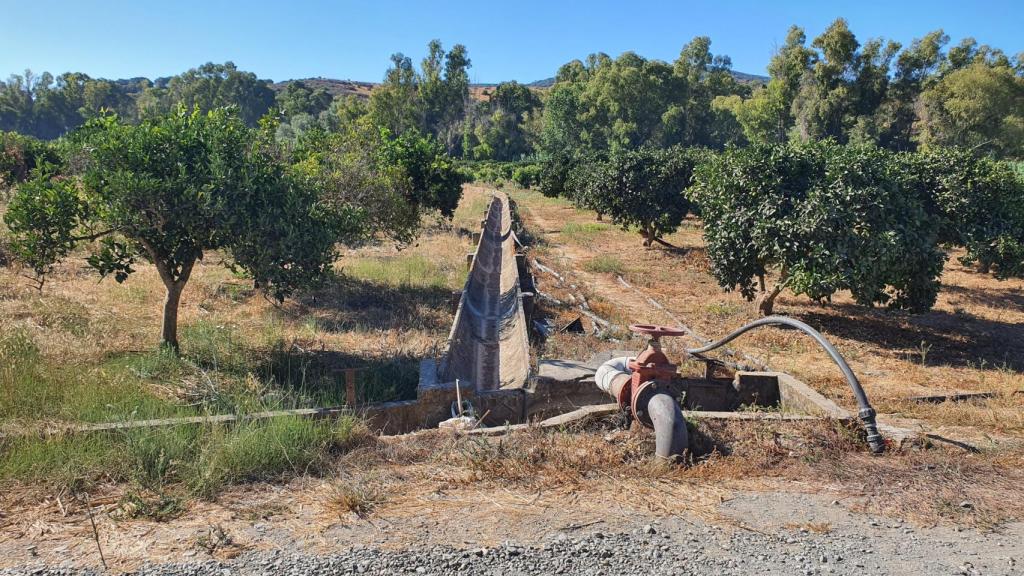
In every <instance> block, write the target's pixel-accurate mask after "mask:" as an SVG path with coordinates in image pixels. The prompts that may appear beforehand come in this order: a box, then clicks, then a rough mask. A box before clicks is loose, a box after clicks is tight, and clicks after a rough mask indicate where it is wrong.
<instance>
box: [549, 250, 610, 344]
mask: <svg viewBox="0 0 1024 576" xmlns="http://www.w3.org/2000/svg"><path fill="white" fill-rule="evenodd" d="M533 265H534V267H535V268H537V269H538V270H540V271H541V272H544V273H546V274H549V275H551V276H553V277H554V278H555V280H558V284H559V285H565V284H566V283H567V282H566V280H565V278H563V277H562V276H561V275H560V274H559V273H558V272H555V271H554V270H552V269H551V268H548V267H547V266H545V265H543V264H541V263H540V262H539V261H538V260H537V259H536V258H534V259H533ZM538 293H540V292H539V291H538ZM540 295H541V297H542V298H544V299H547V300H551V301H552V302H554V303H556V304H558V305H561V304H562V302H561V301H559V300H557V299H555V298H552V297H551V296H548V295H547V294H543V293H540ZM570 296H573V297H575V298H576V299H578V300H579V301H580V302H581V304H580V305H579V306H577V307H578V308H579V310H580V312H582V313H583V314H584V315H585V316H586V317H587V318H590V319H591V320H592V321H593V322H594V324H596V325H598V326H601V327H603V328H604V329H605V330H609V329H611V328H612V327H617V325H615V324H612V323H611V322H609V321H607V320H605V319H604V318H601V317H600V316H598V315H597V314H594V312H593V310H592V309H591V308H590V304H589V303H588V302H587V299H586V298H585V297H584V296H583V294H581V293H577V294H570Z"/></svg>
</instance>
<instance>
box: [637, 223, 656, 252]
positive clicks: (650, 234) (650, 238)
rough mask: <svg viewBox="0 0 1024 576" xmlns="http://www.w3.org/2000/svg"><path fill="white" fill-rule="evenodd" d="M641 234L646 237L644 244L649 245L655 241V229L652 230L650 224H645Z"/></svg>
mask: <svg viewBox="0 0 1024 576" xmlns="http://www.w3.org/2000/svg"><path fill="white" fill-rule="evenodd" d="M640 234H641V235H642V236H643V237H644V246H648V247H649V246H650V245H651V244H652V243H653V242H654V230H651V225H650V224H645V225H644V229H643V230H641V231H640Z"/></svg>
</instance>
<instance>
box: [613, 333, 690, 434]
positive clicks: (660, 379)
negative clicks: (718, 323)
mask: <svg viewBox="0 0 1024 576" xmlns="http://www.w3.org/2000/svg"><path fill="white" fill-rule="evenodd" d="M629 329H630V330H632V331H633V332H636V333H637V334H646V335H648V336H649V337H650V340H649V341H648V343H647V348H646V349H645V350H644V351H643V352H641V353H640V354H639V355H638V356H637V357H636V358H635V359H633V360H630V361H629V365H628V367H629V369H630V371H632V373H633V374H632V377H631V378H630V380H629V382H628V383H626V385H625V386H623V387H622V388H621V389H619V391H618V396H617V397H616V400H617V401H618V403H619V406H621V407H622V408H623V409H628V410H629V411H630V413H631V414H632V415H633V417H634V418H636V419H637V420H638V421H639V422H640V423H641V424H643V425H644V426H646V427H648V428H653V427H654V424H653V422H652V421H651V416H650V414H649V413H648V412H647V410H646V406H647V401H648V400H650V398H651V396H653V395H654V394H656V393H658V392H659V390H658V388H659V387H660V388H664V386H665V385H667V384H669V383H670V382H671V381H672V378H673V377H674V376H675V375H676V368H677V367H676V365H675V364H673V363H671V362H669V360H668V357H667V356H665V353H664V352H662V351H661V340H660V338H661V337H662V336H682V335H683V334H685V332H683V331H682V330H680V329H677V328H668V327H665V326H654V325H650V324H633V325H632V326H630V327H629ZM659 385H660V386H659ZM661 391H663V390H661Z"/></svg>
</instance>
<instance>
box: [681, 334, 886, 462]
mask: <svg viewBox="0 0 1024 576" xmlns="http://www.w3.org/2000/svg"><path fill="white" fill-rule="evenodd" d="M760 326H790V327H792V328H796V329H798V330H801V331H802V332H803V333H805V334H807V335H808V336H810V337H811V338H813V339H814V341H815V342H817V343H818V345H819V346H821V347H822V349H824V350H825V352H827V353H828V355H829V356H830V357H831V358H832V361H833V362H835V363H836V365H837V366H839V369H840V370H841V371H842V372H843V376H845V377H846V382H847V383H848V384H849V385H850V389H851V390H852V391H853V395H854V396H855V397H856V398H857V405H858V406H859V407H860V412H859V413H858V414H857V416H858V417H860V420H861V422H863V423H864V431H865V432H866V433H867V440H868V445H869V446H870V447H871V451H872V452H874V453H875V454H881V453H882V452H883V451H885V442H884V440H883V439H882V435H881V434H879V433H878V425H877V424H876V423H875V409H874V408H872V407H871V404H870V403H869V402H868V397H867V395H866V394H865V393H864V388H862V387H861V385H860V381H859V380H857V376H856V375H855V374H854V373H853V370H851V369H850V365H849V364H847V363H846V360H845V359H844V358H843V357H842V356H841V355H840V354H839V351H837V350H836V349H835V347H834V346H832V344H831V343H830V342H829V341H828V340H826V339H825V337H824V336H822V335H821V332H818V331H817V330H815V329H814V328H811V327H810V326H808V325H807V324H804V323H803V322H801V321H799V320H794V319H793V318H788V317H786V316H765V317H764V318H758V319H757V320H754V321H753V322H750V323H749V324H744V325H743V326H740V327H739V328H737V329H736V330H734V331H733V332H732V333H730V334H729V335H728V336H726V337H725V338H722V339H721V340H718V341H716V342H712V343H710V344H708V345H707V346H703V347H701V348H687V349H686V352H688V353H690V354H701V353H704V352H709V351H711V350H714V349H715V348H718V347H720V346H724V345H726V344H728V343H729V342H731V341H733V340H734V339H736V338H737V337H738V336H740V335H741V334H743V333H744V332H747V331H749V330H753V329H754V328H758V327H760Z"/></svg>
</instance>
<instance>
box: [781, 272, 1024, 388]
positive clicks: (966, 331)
mask: <svg viewBox="0 0 1024 576" xmlns="http://www.w3.org/2000/svg"><path fill="white" fill-rule="evenodd" d="M965 292H967V293H970V292H972V291H965ZM795 316H796V317H797V318H799V319H800V320H803V321H804V322H806V323H808V324H810V325H811V326H814V327H816V328H818V329H819V330H821V331H822V332H823V333H825V334H827V335H832V336H838V337H840V338H846V339H849V340H856V341H858V342H866V343H871V344H876V345H880V346H882V347H884V348H888V349H891V350H892V351H893V353H894V354H896V355H908V354H910V355H913V356H914V359H915V361H918V362H921V363H923V364H925V365H927V366H953V367H964V366H973V367H976V368H979V367H987V368H991V369H1009V370H1013V371H1015V372H1024V325H1020V324H1012V323H1007V322H996V321H992V320H986V319H983V318H978V317H976V316H971V315H969V314H952V313H949V312H944V311H940V310H933V311H931V312H927V313H924V314H918V315H910V314H906V313H903V312H893V311H887V310H865V309H863V308H861V307H858V306H853V305H844V304H832V305H829V306H827V307H826V308H825V309H823V310H822V311H811V312H803V313H799V314H795Z"/></svg>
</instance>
